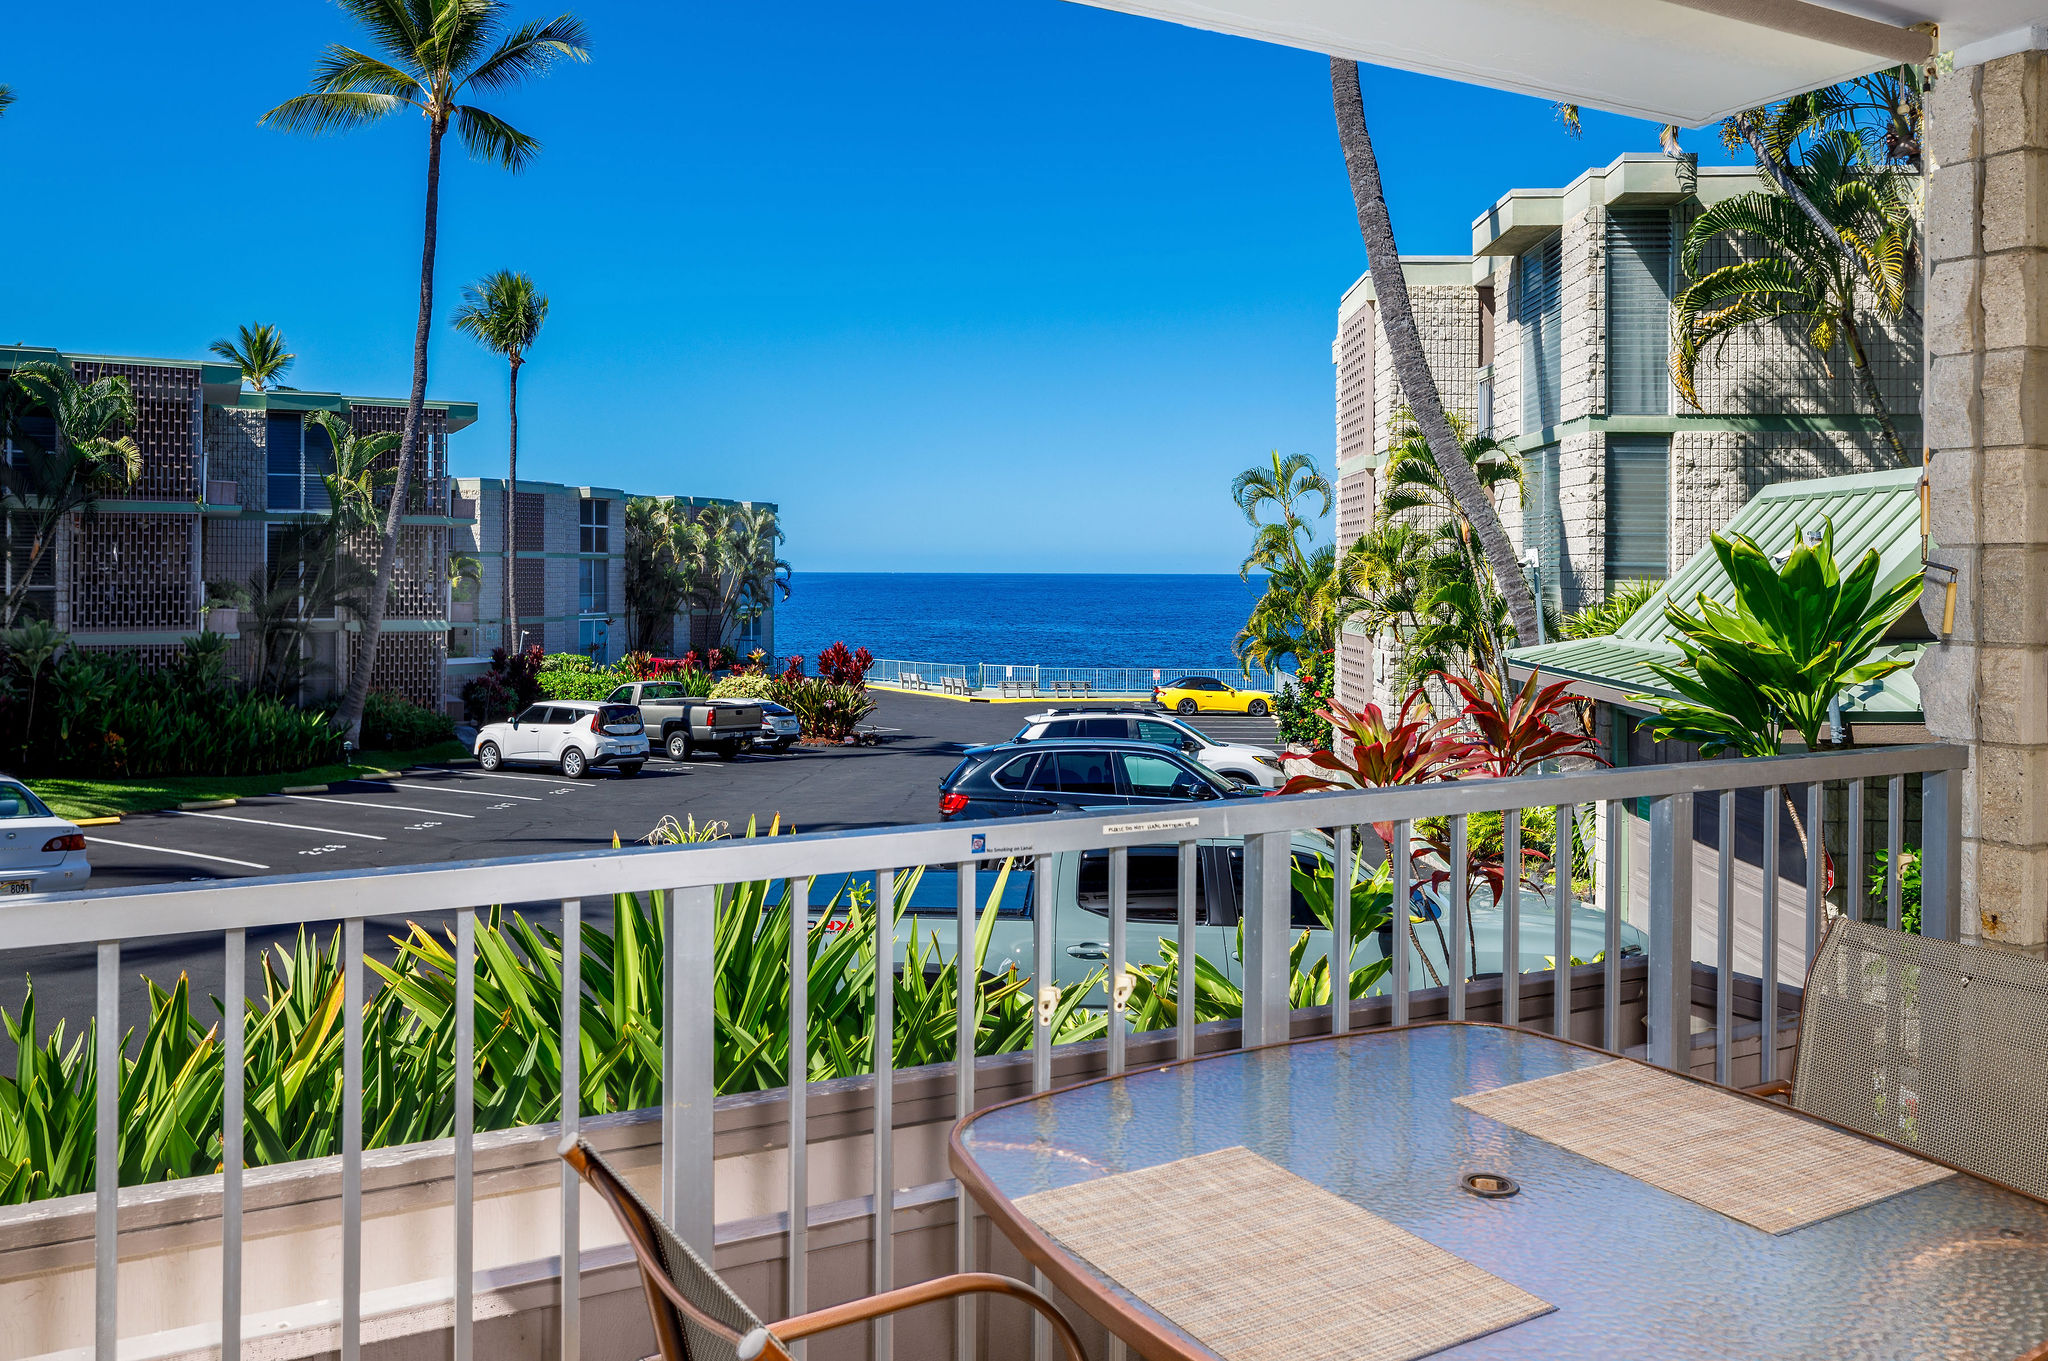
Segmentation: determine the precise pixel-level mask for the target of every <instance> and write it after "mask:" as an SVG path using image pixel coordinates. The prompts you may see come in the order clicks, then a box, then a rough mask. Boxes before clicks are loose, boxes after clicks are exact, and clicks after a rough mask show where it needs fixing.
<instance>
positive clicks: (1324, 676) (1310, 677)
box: [1273, 651, 1337, 747]
mask: <svg viewBox="0 0 2048 1361" xmlns="http://www.w3.org/2000/svg"><path fill="white" fill-rule="evenodd" d="M1336 662H1337V658H1336V653H1334V652H1313V651H1312V652H1308V653H1305V654H1304V655H1302V656H1299V657H1297V658H1295V664H1296V672H1295V678H1294V683H1293V684H1291V685H1283V686H1282V687H1280V693H1279V694H1277V695H1275V696H1273V716H1274V717H1275V718H1277V719H1278V720H1279V721H1280V740H1281V741H1282V742H1287V743H1295V742H1298V743H1300V744H1302V745H1303V746H1308V747H1324V746H1328V745H1329V742H1330V720H1329V719H1327V718H1324V717H1323V716H1322V711H1323V710H1326V709H1328V708H1329V707H1330V701H1331V700H1332V699H1334V698H1335V697H1336V692H1335V687H1334V685H1333V684H1332V681H1333V678H1334V676H1335V673H1336V670H1337V664H1336Z"/></svg>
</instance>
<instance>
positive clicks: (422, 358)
mask: <svg viewBox="0 0 2048 1361" xmlns="http://www.w3.org/2000/svg"><path fill="white" fill-rule="evenodd" d="M336 3H338V4H339V5H340V6H341V7H342V8H343V9H344V10H346V11H347V12H348V13H349V14H350V15H351V16H352V17H353V18H354V19H355V20H356V21H357V22H358V23H360V24H362V25H363V27H365V28H366V29H368V30H369V31H370V35H371V37H372V39H373V40H374V41H375V43H376V45H377V46H378V47H380V48H382V49H383V52H384V55H383V56H382V57H377V56H372V55H370V54H369V53H367V52H360V51H357V50H356V49H355V48H352V47H347V46H344V45H342V44H340V43H335V44H332V45H330V46H329V47H328V49H327V51H326V52H325V53H323V54H322V55H321V57H320V60H319V61H318V62H316V63H315V64H314V67H313V89H312V91H311V92H310V93H307V94H302V95H299V96H296V97H295V98H292V99H288V100H286V101H285V102H284V103H282V104H280V105H278V106H277V107H276V108H274V109H272V110H271V111H270V112H268V113H266V114H264V115H263V117H262V118H261V119H259V120H258V121H259V122H263V123H271V122H274V123H276V125H277V126H278V127H280V128H283V129H284V130H285V131H287V132H305V133H311V134H313V135H316V136H317V135H320V134H322V133H328V132H347V131H350V130H352V129H355V128H359V127H363V126H365V125H366V124H370V123H375V122H377V121H379V120H381V119H383V118H385V117H387V116H389V115H391V114H394V113H397V112H398V111H399V110H401V109H414V110H417V111H418V113H419V114H420V116H421V117H422V118H424V119H425V120H426V123H427V185H426V211H425V223H424V226H423V229H422V231H421V239H420V306H419V316H418V319H417V321H416V323H415V324H414V327H413V342H412V396H411V399H410V401H409V403H408V404H407V406H406V411H405V429H404V434H403V438H402V439H401V440H400V442H399V446H398V468H397V476H396V477H395V479H394V480H393V486H392V492H391V507H390V510H389V511H388V512H387V513H386V515H385V518H384V543H383V546H382V548H381V549H380V550H379V552H378V554H377V586H376V589H375V590H373V591H372V592H371V593H370V600H369V611H368V616H367V617H366V618H365V619H364V620H363V634H362V642H361V645H360V646H359V647H358V648H357V651H356V661H355V669H354V671H353V673H352V674H351V675H350V676H349V682H348V690H347V692H346V693H344V694H343V696H342V700H341V712H340V714H339V715H338V717H339V719H340V722H341V725H342V727H343V728H344V729H346V730H347V731H348V732H349V734H350V735H351V736H353V735H355V733H356V731H357V729H358V728H359V727H360V726H361V724H362V718H363V705H364V704H365V703H366V702H367V701H368V700H369V697H370V674H371V671H372V670H373V669H374V668H375V666H376V664H377V643H378V638H379V635H380V634H381V632H382V630H383V627H384V606H385V602H386V600H387V598H388V596H389V594H390V590H391V578H392V575H393V574H394V572H395V571H396V570H397V566H398V535H399V529H400V526H401V524H402V523H403V517H404V514H405V504H406V496H407V492H408V491H409V489H410V488H411V485H412V464H413V455H414V453H415V452H416V450H417V449H418V447H419V435H420V425H421V422H422V419H423V416H424V413H425V410H426V404H427V339H428V336H429V334H430V331H431V328H432V325H433V319H434V250H435V246H436V244H437V241H438V233H439V230H440V207H441V141H442V139H443V138H444V137H446V136H447V134H448V129H449V128H450V126H453V127H454V129H455V134H456V136H457V137H458V138H459V139H460V140H461V142H462V144H463V146H464V147H465V148H466V149H467V150H468V151H469V154H470V156H471V158H472V159H475V160H480V161H489V162H492V163H494V164H496V165H499V166H501V167H503V168H504V169H506V170H510V171H514V172H517V171H519V170H522V169H524V168H525V167H526V166H527V165H529V164H530V163H531V162H532V161H533V158H534V157H535V156H536V155H537V154H539V152H540V143H539V142H537V141H535V140H534V139H533V138H531V137H529V136H527V135H526V134H525V133H523V132H521V131H519V129H517V128H515V127H513V126H512V125H511V124H509V123H507V122H505V121H504V120H503V119H501V118H499V117H498V116H497V115H496V114H493V113H489V112H487V111H485V110H483V109H480V108H478V107H477V106H475V105H474V104H464V103H461V102H459V100H460V98H461V96H462V95H463V94H464V93H465V92H466V91H469V90H472V89H475V90H483V91H486V92H488V93H493V94H496V93H501V92H503V91H506V90H510V89H513V88H515V87H516V86H519V85H523V84H525V83H526V82H527V81H529V80H534V79H537V78H539V77H540V76H543V75H545V74H546V73H547V71H548V69H549V68H550V67H552V66H553V65H554V63H555V62H556V61H557V60H559V59H561V58H564V57H567V58H570V59H572V60H575V61H587V60H589V57H590V51H589V45H588V43H587V41H586V39H585V37H584V33H583V23H582V21H581V20H579V19H577V18H576V16H574V15H573V14H563V15H560V16H559V17H557V18H554V19H549V20H545V21H542V20H533V21H531V22H529V23H525V24H522V25H520V26H519V27H518V28H515V29H513V30H511V31H510V32H505V31H504V28H505V24H506V20H507V10H508V9H509V8H510V6H509V5H507V4H506V3H504V0H336Z"/></svg>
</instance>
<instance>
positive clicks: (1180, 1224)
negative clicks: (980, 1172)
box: [1017, 1148, 1552, 1361]
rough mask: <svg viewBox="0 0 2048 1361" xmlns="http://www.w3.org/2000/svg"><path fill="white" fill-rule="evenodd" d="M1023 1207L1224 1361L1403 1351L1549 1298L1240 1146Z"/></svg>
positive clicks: (1531, 1308) (1512, 1316)
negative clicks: (1543, 1298)
mask: <svg viewBox="0 0 2048 1361" xmlns="http://www.w3.org/2000/svg"><path fill="white" fill-rule="evenodd" d="M1449 1193H1450V1194H1455V1192H1454V1191H1452V1192H1449ZM1017 1208H1018V1209H1020V1210H1022V1211H1023V1212H1024V1213H1025V1214H1026V1215H1028V1216H1029V1217H1030V1218H1031V1220H1032V1221H1033V1222H1034V1223H1036V1224H1037V1225H1038V1226H1039V1227H1040V1228H1042V1229H1044V1230H1045V1231H1046V1232H1047V1233H1048V1234H1051V1235H1052V1236H1053V1237H1054V1238H1056V1239H1058V1240H1059V1241H1060V1243H1061V1245H1062V1246H1064V1247H1066V1248H1067V1249H1068V1250H1069V1251H1070V1252H1073V1253H1075V1254H1076V1255H1078V1256H1080V1257H1083V1258H1085V1259H1087V1261H1088V1262H1089V1264H1090V1265H1092V1266H1094V1267H1095V1269H1096V1270H1098V1271H1100V1272H1101V1273H1102V1274H1104V1275H1105V1276H1108V1277H1109V1278H1110V1279H1111V1280H1113V1281H1115V1282H1116V1283H1117V1284H1118V1285H1120V1286H1122V1287H1123V1288H1124V1289H1125V1290H1127V1291H1129V1292H1130V1293H1131V1294H1133V1295H1135V1296H1136V1297H1137V1298H1139V1299H1141V1300H1143V1301H1144V1302H1145V1303H1146V1305H1148V1306H1149V1307H1150V1308H1152V1309H1154V1310H1156V1311H1157V1312H1158V1313H1159V1314H1161V1315H1162V1316H1164V1317H1165V1318H1167V1319H1169V1320H1171V1321H1172V1322H1173V1324H1174V1325H1175V1326H1176V1327H1178V1328H1179V1329H1180V1330H1181V1331H1182V1332H1184V1333H1186V1334H1187V1335H1188V1336H1190V1337H1192V1338H1194V1339H1195V1340H1196V1341H1198V1342H1200V1343H1201V1344H1202V1345H1203V1346H1205V1347H1207V1348H1209V1350H1211V1351H1213V1352H1215V1353H1216V1354H1217V1355H1218V1356H1220V1357H1224V1358H1226V1361H1302V1358H1305V1357H1343V1358H1346V1361H1410V1358H1412V1357H1417V1356H1423V1355H1426V1354H1428V1353H1430V1352H1433V1351H1438V1350H1441V1349H1442V1348H1444V1347H1448V1346H1451V1345H1453V1344H1455V1343H1458V1342H1463V1341H1466V1340H1467V1339H1469V1338H1474V1337H1479V1336H1481V1335H1482V1334H1485V1333H1490V1332H1493V1331H1494V1330H1496V1329H1499V1328H1505V1327H1507V1326H1508V1325H1510V1324H1514V1323H1520V1322H1522V1321H1523V1320H1524V1319H1529V1318H1534V1317H1536V1316H1537V1315H1538V1314H1547V1313H1549V1312H1550V1310H1551V1308H1552V1306H1550V1305H1548V1304H1546V1303H1544V1302H1543V1301H1542V1300H1539V1299H1537V1298H1536V1297H1535V1296H1534V1295H1531V1294H1528V1293H1527V1292H1525V1291H1522V1290H1519V1289H1517V1288H1515V1287H1514V1286H1512V1285H1509V1284H1508V1283H1507V1282H1506V1281H1503V1280H1501V1279H1500V1278H1499V1277H1498V1276H1494V1275H1491V1274H1490V1273H1488V1272H1485V1271H1482V1270H1480V1269H1479V1268H1478V1267H1476V1266H1473V1265H1472V1264H1471V1263H1470V1262H1468V1261H1466V1260H1465V1259H1464V1258H1462V1257H1455V1256H1452V1255H1451V1254H1450V1253H1448V1252H1445V1251H1444V1250H1443V1249H1442V1248H1440V1247H1437V1246H1436V1245H1435V1244H1433V1243H1428V1242H1425V1241H1423V1240H1422V1239H1420V1238H1417V1237H1416V1236H1415V1235H1414V1234H1411V1233H1409V1232H1407V1231H1406V1230H1404V1229H1399V1228H1396V1227H1395V1226H1394V1225H1392V1224H1389V1223H1388V1222H1387V1221H1386V1220H1384V1219H1381V1218H1380V1217H1379V1216H1378V1215H1375V1214H1371V1213H1369V1212H1367V1211H1365V1210H1361V1209H1359V1208H1358V1207H1357V1206H1356V1205H1353V1204H1351V1203H1350V1202H1349V1201H1347V1200H1343V1199H1340V1198H1339V1197H1337V1196H1335V1195H1332V1194H1331V1193H1330V1192H1328V1191H1325V1190H1324V1189H1323V1188H1322V1187H1320V1186H1316V1185H1314V1184H1313V1183H1311V1182H1306V1181H1303V1180H1302V1179H1301V1178H1300V1177H1297V1176H1295V1175H1294V1174H1293V1173H1292V1172H1289V1171H1287V1170H1286V1169H1285V1168H1282V1167H1278V1166H1276V1165H1274V1164H1273V1163H1270V1162H1268V1161H1266V1160H1265V1159H1264V1158H1261V1157H1260V1156H1259V1155H1258V1154H1256V1153H1253V1152H1252V1151H1251V1150H1249V1149H1245V1148H1226V1149H1221V1150H1219V1151H1217V1152H1215V1153H1204V1154H1202V1155H1200V1156H1199V1157H1193V1158H1182V1159H1180V1160H1178V1161H1176V1162H1170V1163H1163V1164H1161V1165H1160V1166H1158V1167H1148V1168H1145V1169H1143V1170H1142V1171H1137V1172H1120V1173H1117V1174H1116V1175H1114V1176H1109V1177H1101V1178H1098V1179H1096V1180H1094V1181H1085V1182H1081V1183H1080V1184H1078V1185H1075V1186H1063V1187H1061V1188H1060V1189H1058V1190H1056V1191H1040V1192H1037V1193H1036V1194H1034V1195H1028V1196H1025V1197H1023V1198H1021V1199H1020V1200H1018V1201H1017Z"/></svg>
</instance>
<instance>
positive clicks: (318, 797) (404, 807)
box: [277, 794, 476, 822]
mask: <svg viewBox="0 0 2048 1361" xmlns="http://www.w3.org/2000/svg"><path fill="white" fill-rule="evenodd" d="M277 797H279V798H281V799H304V800H305V801H306V802H307V803H345V804H347V805H348V806H349V807H351V808H388V809H390V810H391V811H392V812H394V813H430V814H432V815H433V816H435V817H437V818H463V819H465V820H468V821H472V822H473V821H475V820H476V814H474V813H449V812H444V811H443V810H441V809H439V808H415V807H413V806H412V805H411V804H409V803H371V802H370V801H369V800H368V799H341V798H336V797H335V796H334V795H332V794H279V795H278V796H277Z"/></svg>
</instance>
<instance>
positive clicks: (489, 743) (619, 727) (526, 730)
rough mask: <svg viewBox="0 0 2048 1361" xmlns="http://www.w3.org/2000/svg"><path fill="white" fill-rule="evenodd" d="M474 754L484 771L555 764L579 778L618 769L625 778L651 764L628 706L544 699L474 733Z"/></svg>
mask: <svg viewBox="0 0 2048 1361" xmlns="http://www.w3.org/2000/svg"><path fill="white" fill-rule="evenodd" d="M475 751H476V763H477V764H478V765H480V766H482V767H483V768H484V769H485V770H496V769H497V768H498V767H499V766H501V765H540V766H554V767H555V768H556V769H558V770H560V771H561V772H562V774H564V775H566V776H568V777H569V778H570V779H572V780H576V779H581V778H582V777H583V775H584V774H585V773H586V772H587V771H589V770H590V769H591V768H592V767H594V766H617V767H618V771H619V774H621V775H638V774H639V773H640V767H641V766H642V765H644V764H646V761H647V734H646V733H645V732H643V731H642V730H641V723H640V711H639V710H638V709H637V708H635V707H634V706H632V705H630V704H599V703H597V702H595V701H594V700H587V699H545V700H542V701H541V702H540V703H538V704H536V705H534V706H533V707H532V708H530V709H528V710H527V711H526V712H525V713H523V714H520V715H519V716H518V717H517V718H514V719H511V720H510V721H508V722H504V723H491V724H487V725H486V726H485V727H484V728H483V730H482V731H480V732H479V733H477V735H476V747H475Z"/></svg>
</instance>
